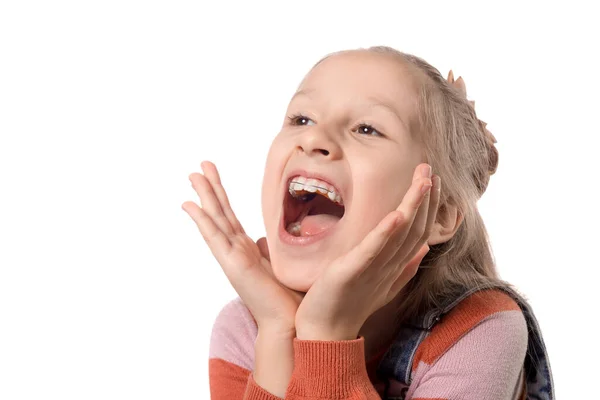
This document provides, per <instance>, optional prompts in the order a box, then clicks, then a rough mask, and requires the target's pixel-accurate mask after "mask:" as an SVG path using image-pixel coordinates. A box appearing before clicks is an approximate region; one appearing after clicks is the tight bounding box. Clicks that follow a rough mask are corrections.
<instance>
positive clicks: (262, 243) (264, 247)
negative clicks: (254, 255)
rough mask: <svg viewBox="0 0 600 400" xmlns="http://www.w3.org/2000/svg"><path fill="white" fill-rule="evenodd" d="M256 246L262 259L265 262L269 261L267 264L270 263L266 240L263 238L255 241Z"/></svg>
mask: <svg viewBox="0 0 600 400" xmlns="http://www.w3.org/2000/svg"><path fill="white" fill-rule="evenodd" d="M256 245H257V246H258V249H259V250H260V255H261V256H263V257H264V258H266V259H267V260H269V262H270V261H271V257H270V255H269V245H268V244H267V239H266V238H264V237H261V238H260V239H258V240H257V241H256Z"/></svg>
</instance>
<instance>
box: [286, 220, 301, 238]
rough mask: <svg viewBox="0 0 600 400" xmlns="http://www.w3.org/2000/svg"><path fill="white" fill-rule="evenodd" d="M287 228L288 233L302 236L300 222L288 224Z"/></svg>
mask: <svg viewBox="0 0 600 400" xmlns="http://www.w3.org/2000/svg"><path fill="white" fill-rule="evenodd" d="M286 230H287V231H288V233H289V234H290V235H293V236H300V223H299V222H292V223H291V224H289V225H288V226H287V228H286Z"/></svg>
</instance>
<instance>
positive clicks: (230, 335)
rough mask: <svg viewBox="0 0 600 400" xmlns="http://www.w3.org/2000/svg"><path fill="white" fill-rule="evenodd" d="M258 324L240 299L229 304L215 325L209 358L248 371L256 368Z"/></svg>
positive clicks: (222, 310) (220, 313)
mask: <svg viewBox="0 0 600 400" xmlns="http://www.w3.org/2000/svg"><path fill="white" fill-rule="evenodd" d="M257 334H258V328H257V326H256V322H255V321H254V318H253V317H252V314H251V313H250V311H249V310H248V308H247V307H246V306H245V305H244V303H243V301H242V299H240V298H239V297H238V298H236V299H234V300H232V301H230V302H229V303H227V304H226V305H225V306H224V307H223V308H222V309H221V311H220V312H219V314H218V316H217V318H216V320H215V323H214V325H213V329H212V334H211V339H210V351H209V357H210V358H211V359H221V360H224V361H227V362H230V363H232V364H235V365H237V366H239V367H242V368H245V369H247V370H250V371H251V370H252V369H253V367H254V342H255V340H256V336H257Z"/></svg>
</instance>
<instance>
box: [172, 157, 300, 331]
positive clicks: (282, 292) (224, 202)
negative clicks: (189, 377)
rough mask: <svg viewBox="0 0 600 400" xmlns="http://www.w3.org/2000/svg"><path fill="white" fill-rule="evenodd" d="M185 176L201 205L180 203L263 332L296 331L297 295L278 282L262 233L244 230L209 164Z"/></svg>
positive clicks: (215, 171)
mask: <svg viewBox="0 0 600 400" xmlns="http://www.w3.org/2000/svg"><path fill="white" fill-rule="evenodd" d="M201 167H202V172H203V174H200V173H192V174H190V176H189V179H190V181H191V182H192V186H193V188H194V190H195V191H196V193H197V194H198V196H200V204H201V205H202V207H198V205H197V204H196V203H194V202H191V201H186V202H185V203H183V204H182V206H181V208H182V209H183V210H184V211H185V212H187V213H188V215H189V216H190V217H191V218H192V219H193V220H194V221H195V222H196V225H197V226H198V229H199V230H200V233H201V234H202V237H203V238H204V241H205V242H206V244H208V247H209V248H210V251H211V252H212V254H213V255H214V257H215V258H216V259H217V261H218V262H219V264H220V265H221V268H222V269H223V271H224V272H225V275H226V276H227V279H229V282H230V283H231V285H232V286H233V288H234V289H235V291H236V292H237V293H238V295H239V296H240V297H241V299H242V300H243V301H244V303H245V304H246V306H247V307H248V309H249V310H250V312H251V313H252V315H253V317H254V319H255V320H256V323H257V325H258V327H259V329H260V330H261V331H262V332H272V333H274V334H281V335H288V334H289V335H292V337H293V336H294V334H295V317H296V311H297V310H298V305H299V304H300V301H301V300H302V295H301V294H300V293H298V292H294V291H292V290H291V289H288V288H286V287H284V286H283V285H281V284H280V283H279V282H278V281H277V279H276V278H275V276H274V275H273V271H272V269H271V263H270V259H269V251H268V248H267V243H266V240H265V239H264V238H261V239H259V240H258V241H257V242H256V243H255V242H254V241H253V240H252V239H251V238H250V237H248V235H246V233H245V232H244V229H243V228H242V225H241V224H240V222H239V221H238V219H237V217H236V216H235V214H234V213H233V210H232V209H231V206H230V204H229V200H228V199H227V194H226V193H225V189H224V188H223V186H222V184H221V179H220V177H219V173H218V171H217V168H216V167H215V165H214V164H212V163H210V162H207V161H204V162H203V163H201Z"/></svg>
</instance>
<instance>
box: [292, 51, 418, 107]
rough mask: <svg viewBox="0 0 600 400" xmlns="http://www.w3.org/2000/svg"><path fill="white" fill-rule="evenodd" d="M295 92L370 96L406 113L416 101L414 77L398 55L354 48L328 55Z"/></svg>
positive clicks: (348, 96) (353, 97) (358, 96)
mask: <svg viewBox="0 0 600 400" xmlns="http://www.w3.org/2000/svg"><path fill="white" fill-rule="evenodd" d="M298 91H302V92H304V93H307V94H309V93H310V94H315V96H317V97H321V98H322V97H335V98H341V97H343V98H349V99H357V100H359V99H363V98H371V99H377V100H380V101H383V102H386V103H392V104H394V106H395V107H396V108H398V111H400V112H402V113H403V114H410V113H411V112H412V110H413V107H414V104H415V103H416V98H417V90H416V79H415V77H414V73H413V71H412V70H411V68H410V67H409V66H408V65H407V64H405V63H404V62H403V61H402V60H401V59H400V57H398V56H396V55H392V54H381V53H375V52H370V51H364V50H358V51H349V52H344V53H339V54H335V55H332V56H330V57H328V58H326V59H324V60H322V61H321V62H320V63H318V64H317V65H316V66H315V67H314V68H313V69H312V70H311V71H310V72H309V73H308V74H307V75H306V77H305V78H304V80H303V81H302V83H301V84H300V87H299V88H298Z"/></svg>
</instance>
